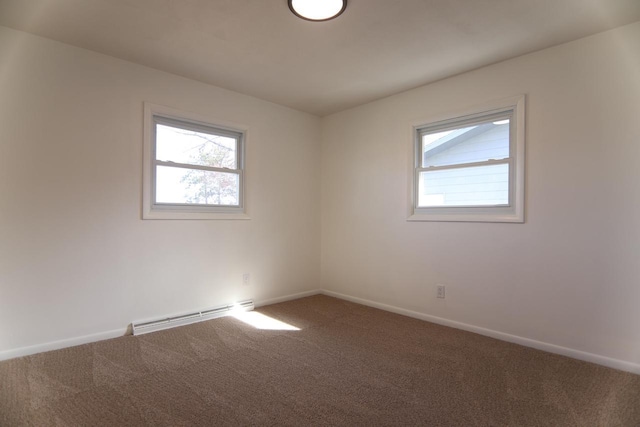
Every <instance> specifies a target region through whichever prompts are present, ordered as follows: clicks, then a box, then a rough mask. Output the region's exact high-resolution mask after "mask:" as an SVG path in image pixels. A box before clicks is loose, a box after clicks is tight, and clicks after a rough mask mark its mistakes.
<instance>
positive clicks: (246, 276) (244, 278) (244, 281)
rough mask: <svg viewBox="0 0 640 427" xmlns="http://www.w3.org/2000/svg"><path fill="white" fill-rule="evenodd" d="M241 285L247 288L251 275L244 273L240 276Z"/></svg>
mask: <svg viewBox="0 0 640 427" xmlns="http://www.w3.org/2000/svg"><path fill="white" fill-rule="evenodd" d="M242 284H243V285H244V286H249V285H250V284H251V274H249V273H244V274H243V275H242Z"/></svg>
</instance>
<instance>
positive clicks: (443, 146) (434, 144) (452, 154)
mask: <svg viewBox="0 0 640 427" xmlns="http://www.w3.org/2000/svg"><path fill="white" fill-rule="evenodd" d="M508 157H509V120H508V119H505V120H500V121H495V122H487V123H482V124H479V125H475V126H468V127H464V128H460V129H453V130H448V131H444V132H434V133H430V134H422V167H425V168H426V167H430V166H447V165H455V164H462V163H473V162H484V161H487V160H490V159H495V160H499V159H505V158H508Z"/></svg>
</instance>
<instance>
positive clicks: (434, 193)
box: [418, 163, 509, 207]
mask: <svg viewBox="0 0 640 427" xmlns="http://www.w3.org/2000/svg"><path fill="white" fill-rule="evenodd" d="M418 191H419V195H418V207H433V206H493V205H508V204H509V164H508V163H505V164H499V165H490V166H474V167H468V168H456V169H445V170H438V171H425V172H421V173H420V183H419V189H418Z"/></svg>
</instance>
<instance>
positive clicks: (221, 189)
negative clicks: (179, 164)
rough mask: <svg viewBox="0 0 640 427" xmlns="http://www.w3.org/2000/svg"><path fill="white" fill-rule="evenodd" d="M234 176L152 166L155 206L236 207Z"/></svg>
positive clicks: (237, 182)
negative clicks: (158, 204)
mask: <svg viewBox="0 0 640 427" xmlns="http://www.w3.org/2000/svg"><path fill="white" fill-rule="evenodd" d="M239 200H240V176H239V175H238V174H235V173H227V172H214V171H203V170H198V169H184V168H173V167H169V166H156V203H176V204H182V203H184V204H198V205H225V206H238V205H239V202H238V201H239Z"/></svg>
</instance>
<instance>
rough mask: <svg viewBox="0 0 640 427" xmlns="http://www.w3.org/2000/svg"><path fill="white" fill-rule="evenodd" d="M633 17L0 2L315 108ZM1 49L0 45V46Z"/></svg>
mask: <svg viewBox="0 0 640 427" xmlns="http://www.w3.org/2000/svg"><path fill="white" fill-rule="evenodd" d="M638 20H640V0H349V4H348V7H347V10H346V11H345V13H344V14H342V15H341V16H340V17H339V18H338V19H336V20H333V21H328V22H309V21H304V20H301V19H299V18H297V17H295V16H294V15H293V14H292V13H291V12H290V11H289V9H288V6H287V0H0V25H4V26H7V27H10V28H15V29H18V30H23V31H27V32H31V33H34V34H37V35H40V36H44V37H49V38H52V39H54V40H59V41H62V42H65V43H68V44H71V45H75V46H79V47H83V48H87V49H91V50H94V51H97V52H101V53H105V54H108V55H112V56H115V57H118V58H122V59H125V60H129V61H132V62H136V63H139V64H143V65H147V66H149V67H153V68H157V69H160V70H165V71H168V72H171V73H174V74H178V75H181V76H184V77H188V78H191V79H195V80H199V81H202V82H205V83H210V84H213V85H216V86H220V87H224V88H227V89H231V90H234V91H236V92H241V93H245V94H248V95H252V96H255V97H258V98H262V99H265V100H268V101H272V102H275V103H278V104H282V105H287V106H289V107H292V108H295V109H298V110H302V111H307V112H309V113H312V114H316V115H319V116H323V115H327V114H330V113H333V112H337V111H340V110H343V109H346V108H349V107H352V106H356V105H359V104H362V103H365V102H368V101H372V100H374V99H378V98H381V97H384V96H388V95H391V94H394V93H398V92H401V91H404V90H407V89H411V88H414V87H417V86H421V85H423V84H426V83H430V82H433V81H436V80H439V79H442V78H445V77H449V76H452V75H455V74H459V73H462V72H465V71H469V70H472V69H474V68H478V67H481V66H484V65H488V64H491V63H495V62H497V61H501V60H505V59H508V58H512V57H515V56H518V55H522V54H525V53H528V52H532V51H535V50H539V49H542V48H545V47H549V46H553V45H556V44H559V43H563V42H566V41H570V40H575V39H577V38H580V37H584V36H587V35H590V34H594V33H597V32H600V31H604V30H606V29H609V28H614V27H617V26H620V25H624V24H627V23H631V22H635V21H638ZM0 57H1V52H0Z"/></svg>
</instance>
